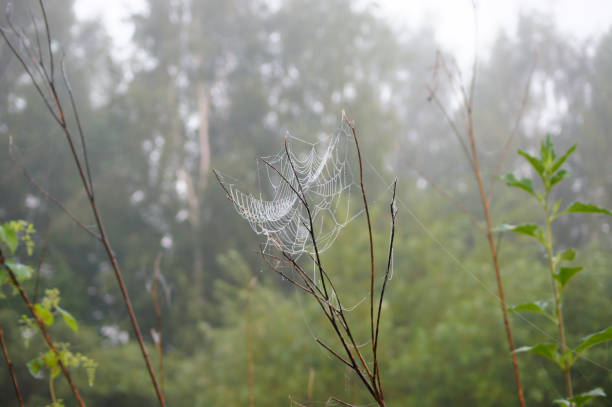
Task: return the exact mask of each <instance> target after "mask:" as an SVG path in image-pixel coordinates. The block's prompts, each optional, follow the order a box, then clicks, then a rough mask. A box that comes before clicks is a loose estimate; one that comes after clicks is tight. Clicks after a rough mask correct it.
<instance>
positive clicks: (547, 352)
mask: <svg viewBox="0 0 612 407" xmlns="http://www.w3.org/2000/svg"><path fill="white" fill-rule="evenodd" d="M521 352H529V353H535V354H536V355H540V356H544V357H545V358H548V359H550V360H552V361H553V362H555V363H556V364H557V365H559V367H561V368H563V364H562V362H561V355H560V354H559V352H557V344H555V343H540V344H538V345H534V346H523V347H520V348H517V349H515V350H514V353H521Z"/></svg>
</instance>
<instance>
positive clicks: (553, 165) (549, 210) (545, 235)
mask: <svg viewBox="0 0 612 407" xmlns="http://www.w3.org/2000/svg"><path fill="white" fill-rule="evenodd" d="M576 147H577V145H576V144H574V145H573V146H572V147H570V148H569V149H568V150H567V151H566V152H565V154H563V155H562V156H560V157H557V155H556V153H555V149H554V146H553V144H552V142H551V139H550V136H547V137H546V139H545V140H544V141H543V142H542V144H541V148H540V157H534V156H532V155H530V154H528V153H526V152H524V151H521V150H519V151H518V153H519V154H520V155H521V156H523V157H524V158H525V159H526V160H527V161H528V162H529V164H531V166H532V167H533V168H534V170H535V172H536V173H537V174H538V175H539V176H540V179H541V181H542V188H540V189H536V188H535V187H534V181H533V180H532V179H531V178H521V179H517V178H516V177H515V176H514V175H512V174H508V175H505V176H503V177H502V180H503V181H505V183H506V184H507V185H508V186H510V187H513V188H519V189H522V190H523V191H525V192H527V193H528V194H529V195H531V196H532V197H533V198H534V199H535V200H537V202H538V203H539V205H540V206H541V208H542V211H543V215H544V224H543V226H540V225H536V224H523V225H502V226H499V227H497V228H496V229H495V230H496V231H501V232H503V231H508V232H514V233H519V234H523V235H527V236H529V237H531V238H533V239H535V240H537V241H538V242H539V243H540V244H541V245H542V246H543V247H544V248H545V249H546V253H547V260H548V268H549V272H550V277H551V283H552V291H553V298H554V306H555V308H554V310H553V312H552V314H551V313H549V312H548V311H547V310H546V305H547V302H546V301H533V302H529V303H525V304H520V305H516V306H514V307H509V309H508V311H510V312H533V313H537V314H540V315H544V316H546V317H547V318H548V319H549V320H550V321H551V322H552V323H554V324H555V325H556V326H557V328H558V330H559V341H558V343H541V344H537V345H533V346H523V347H521V348H518V349H516V350H515V352H517V353H518V352H530V353H535V354H538V355H540V356H544V357H545V358H548V359H550V360H552V361H553V362H555V364H557V366H559V368H560V369H561V370H562V371H563V375H564V377H565V382H566V391H567V397H566V398H564V399H559V400H555V401H554V403H555V404H558V405H561V406H567V407H580V406H582V405H584V404H586V403H587V402H588V401H590V400H592V399H593V398H595V397H605V393H604V391H603V390H602V389H601V388H596V389H593V390H591V391H588V392H585V393H581V394H578V395H574V391H573V387H572V375H571V370H572V367H573V366H574V364H575V363H576V361H577V360H578V358H579V357H580V355H582V354H583V353H584V352H585V351H586V350H587V349H589V348H591V347H592V346H595V345H597V344H600V343H602V342H606V341H609V340H612V326H611V327H608V328H606V329H603V330H601V331H599V332H596V333H593V334H591V335H588V336H586V337H584V338H583V339H582V341H581V342H580V343H579V344H578V345H577V346H576V347H574V348H571V347H568V344H567V341H566V335H565V324H564V320H563V307H562V305H563V301H562V300H563V293H564V290H565V289H566V287H567V284H568V283H569V282H570V280H571V279H572V278H573V277H575V276H576V275H577V274H578V273H579V272H580V271H582V270H583V269H584V267H581V266H577V265H567V263H569V262H572V261H573V260H574V258H575V257H576V250H574V249H571V248H570V249H566V250H564V251H562V252H556V251H555V250H554V244H553V235H552V233H551V225H552V224H553V222H554V221H555V220H557V219H558V218H560V217H562V216H565V215H568V214H570V213H594V214H604V215H608V216H610V215H612V212H610V211H609V210H607V209H604V208H600V207H598V206H595V205H593V204H590V203H582V202H574V203H572V204H571V205H569V206H568V207H567V208H566V209H565V210H560V209H561V201H560V200H558V201H556V202H555V203H554V204H551V191H552V189H553V188H554V187H555V186H556V185H557V184H559V183H560V182H561V181H563V180H564V179H567V178H568V177H569V176H570V173H569V171H568V170H566V169H564V168H562V167H563V164H564V163H565V162H566V160H567V159H568V157H569V156H570V155H571V154H572V153H573V152H574V151H576Z"/></svg>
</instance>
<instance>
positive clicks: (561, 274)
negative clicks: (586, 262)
mask: <svg viewBox="0 0 612 407" xmlns="http://www.w3.org/2000/svg"><path fill="white" fill-rule="evenodd" d="M583 269H584V267H580V266H579V267H561V270H559V271H558V272H557V273H555V274H553V277H554V278H555V280H557V281H558V282H559V284H561V289H563V287H565V285H566V284H567V283H568V282H569V281H570V280H571V279H572V277H574V276H575V275H576V274H578V272H580V271H582V270H583Z"/></svg>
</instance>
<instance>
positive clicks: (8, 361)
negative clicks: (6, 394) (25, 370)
mask: <svg viewBox="0 0 612 407" xmlns="http://www.w3.org/2000/svg"><path fill="white" fill-rule="evenodd" d="M0 346H1V347H2V353H3V354H4V359H5V360H6V366H7V367H8V370H9V375H10V376H11V380H12V381H13V388H14V389H15V397H17V401H18V402H19V405H20V406H21V407H24V404H23V397H22V396H21V390H19V382H18V381H17V375H16V374H15V369H14V368H13V362H11V358H10V357H9V354H8V349H7V348H6V343H5V342H4V330H3V329H2V323H1V322H0Z"/></svg>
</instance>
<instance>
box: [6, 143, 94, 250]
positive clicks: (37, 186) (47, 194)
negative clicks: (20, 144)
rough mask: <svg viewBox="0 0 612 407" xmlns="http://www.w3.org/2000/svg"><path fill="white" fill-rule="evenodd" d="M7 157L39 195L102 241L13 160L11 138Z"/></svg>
mask: <svg viewBox="0 0 612 407" xmlns="http://www.w3.org/2000/svg"><path fill="white" fill-rule="evenodd" d="M9 157H10V159H11V161H12V162H13V164H14V165H15V166H16V167H17V168H20V169H21V171H22V172H23V176H24V177H25V178H26V179H27V180H28V182H30V184H32V185H33V186H34V188H36V189H37V190H38V192H40V194H41V195H43V196H44V197H45V198H46V199H47V200H49V201H50V202H52V203H53V204H54V205H55V206H57V207H58V208H59V209H60V210H61V211H62V212H64V213H65V214H66V215H68V217H69V218H70V219H72V220H73V221H74V223H75V224H76V225H77V226H79V227H80V228H81V229H83V230H84V231H85V232H87V233H88V234H89V235H90V236H92V237H93V238H94V239H96V240H98V241H102V239H101V237H100V236H99V235H97V234H96V233H95V232H93V231H92V230H91V229H89V228H88V227H87V226H85V224H84V223H83V222H81V221H80V220H79V219H78V218H77V217H76V216H75V215H74V214H73V213H72V212H71V211H70V210H69V209H68V208H66V207H65V206H64V204H62V203H61V202H60V201H58V200H57V199H56V198H55V197H54V196H53V195H51V194H50V193H49V192H47V190H46V189H44V188H43V187H42V186H41V185H40V184H39V183H38V182H36V180H35V179H34V177H32V176H31V175H30V173H29V172H28V170H27V169H26V168H25V167H24V166H23V165H21V163H20V162H19V161H17V159H16V158H15V155H14V151H13V136H9Z"/></svg>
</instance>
